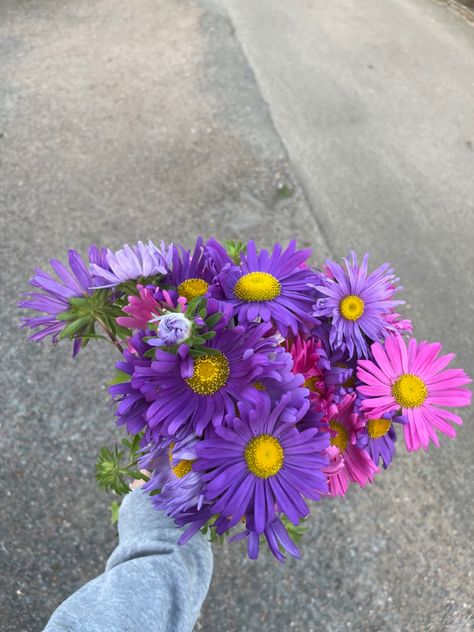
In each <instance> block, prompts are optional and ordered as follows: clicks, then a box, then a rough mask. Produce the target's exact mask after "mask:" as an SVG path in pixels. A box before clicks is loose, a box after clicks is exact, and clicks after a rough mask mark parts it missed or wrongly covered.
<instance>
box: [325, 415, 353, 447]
mask: <svg viewBox="0 0 474 632" xmlns="http://www.w3.org/2000/svg"><path fill="white" fill-rule="evenodd" d="M329 427H330V428H331V430H334V432H336V434H335V435H334V436H333V437H331V439H330V440H329V441H330V443H331V445H335V446H336V448H339V450H340V451H341V452H344V451H345V449H346V448H347V442H348V440H349V436H348V434H347V430H346V429H345V428H344V426H343V425H342V424H340V423H339V422H338V421H331V422H329Z"/></svg>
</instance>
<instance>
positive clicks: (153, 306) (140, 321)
mask: <svg viewBox="0 0 474 632" xmlns="http://www.w3.org/2000/svg"><path fill="white" fill-rule="evenodd" d="M137 290H138V296H135V295H133V294H132V295H131V296H129V297H128V304H127V305H125V307H123V308H122V310H123V311H124V312H125V313H126V314H128V316H119V317H118V318H117V322H118V324H119V325H121V326H122V327H127V328H129V329H146V328H147V327H149V323H150V321H151V320H152V319H153V318H154V317H155V316H157V315H159V314H161V305H160V303H159V302H158V301H157V300H156V298H155V290H154V289H152V288H151V287H144V286H143V285H140V284H139V285H137Z"/></svg>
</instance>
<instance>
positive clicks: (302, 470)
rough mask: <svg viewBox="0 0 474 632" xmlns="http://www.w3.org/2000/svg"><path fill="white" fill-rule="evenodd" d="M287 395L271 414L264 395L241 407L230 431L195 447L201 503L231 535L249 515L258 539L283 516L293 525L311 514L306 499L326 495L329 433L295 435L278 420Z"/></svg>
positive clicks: (290, 426) (313, 431)
mask: <svg viewBox="0 0 474 632" xmlns="http://www.w3.org/2000/svg"><path fill="white" fill-rule="evenodd" d="M289 397H290V395H285V396H283V398H282V399H281V401H280V402H279V403H278V404H277V405H276V406H274V407H273V408H272V402H271V400H270V398H269V397H268V395H266V394H265V393H262V394H261V396H260V398H259V399H258V402H255V403H249V402H245V401H241V402H240V403H239V404H238V410H239V417H234V419H233V421H232V425H231V427H229V426H228V425H227V426H226V427H224V426H222V427H217V428H216V429H215V434H216V437H215V438H210V439H204V440H203V441H201V442H200V443H199V444H198V445H197V447H196V452H197V455H198V458H197V460H196V462H195V463H194V465H193V469H194V470H196V471H197V472H201V473H202V479H203V481H204V491H203V493H204V499H205V500H206V501H207V502H211V503H212V511H213V513H215V514H220V515H221V517H223V518H227V519H228V523H227V528H228V529H230V528H232V527H233V526H235V525H236V524H238V522H239V521H240V520H241V518H242V517H243V516H244V515H247V514H251V515H252V516H253V520H254V523H255V524H254V529H252V530H255V532H256V533H257V534H261V533H264V531H265V529H266V528H267V527H268V526H269V525H270V524H271V523H273V522H274V520H275V518H276V517H277V515H278V512H283V513H284V514H285V515H286V516H287V518H288V519H289V520H290V521H291V522H292V523H293V524H295V525H297V524H299V522H300V519H301V518H304V517H306V516H307V515H308V514H309V508H308V506H307V504H306V502H305V501H304V498H308V499H311V500H319V499H320V497H321V494H325V493H326V492H327V483H326V477H325V475H324V474H323V471H322V470H323V469H324V468H325V467H326V465H327V460H326V458H325V456H324V450H325V448H326V447H327V445H328V435H327V433H318V431H317V429H316V428H312V429H308V430H305V431H304V432H298V430H297V429H296V427H295V426H294V425H293V424H289V423H287V422H284V421H282V420H281V418H280V416H281V414H282V412H283V411H284V410H285V407H286V405H287V400H288V399H289Z"/></svg>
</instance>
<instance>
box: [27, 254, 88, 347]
mask: <svg viewBox="0 0 474 632" xmlns="http://www.w3.org/2000/svg"><path fill="white" fill-rule="evenodd" d="M89 255H90V256H91V257H100V251H99V250H98V249H97V248H96V247H95V246H91V247H90V249H89ZM68 261H69V267H70V271H69V270H68V269H67V268H66V266H64V265H63V264H62V263H61V262H60V261H58V260H57V259H51V261H50V264H51V267H52V268H53V270H54V272H55V273H56V275H57V277H58V278H55V277H53V276H51V275H50V274H47V273H46V272H44V271H43V270H41V268H37V269H36V270H35V274H34V276H33V277H32V278H31V279H30V285H32V286H33V287H34V288H39V290H40V291H39V292H28V293H25V294H24V296H25V297H26V299H27V300H22V301H20V302H19V303H18V307H24V308H27V309H33V310H35V311H38V312H41V313H42V315H41V316H36V317H33V318H22V319H21V320H22V322H23V324H22V327H30V328H31V329H33V330H37V331H35V333H33V334H32V335H31V336H30V338H29V340H33V341H35V342H36V341H39V340H43V338H46V337H47V336H51V337H52V340H53V343H56V342H57V341H58V338H59V335H60V333H61V332H62V331H63V329H64V328H65V327H66V325H67V322H66V321H64V320H60V319H58V318H57V316H58V314H60V313H61V312H65V311H67V310H68V309H69V308H70V306H71V304H70V302H69V301H70V299H71V298H81V297H84V296H91V295H92V292H93V286H94V283H93V280H92V277H91V275H90V273H89V266H88V265H87V264H86V263H85V262H84V261H83V259H82V258H81V256H80V255H79V253H78V252H77V251H76V250H69V251H68ZM80 347H81V338H80V337H78V338H76V339H75V340H74V349H73V356H75V355H76V354H77V353H78V351H79V349H80Z"/></svg>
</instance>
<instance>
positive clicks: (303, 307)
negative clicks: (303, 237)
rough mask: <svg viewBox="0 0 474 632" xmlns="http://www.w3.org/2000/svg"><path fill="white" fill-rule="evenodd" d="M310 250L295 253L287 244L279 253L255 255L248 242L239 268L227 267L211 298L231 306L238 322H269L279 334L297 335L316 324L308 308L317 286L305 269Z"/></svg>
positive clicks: (313, 276) (275, 249)
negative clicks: (223, 301) (221, 300)
mask: <svg viewBox="0 0 474 632" xmlns="http://www.w3.org/2000/svg"><path fill="white" fill-rule="evenodd" d="M310 255H311V250H309V249H308V250H296V242H295V241H292V242H290V244H289V246H288V248H287V249H286V250H285V251H284V252H282V247H281V246H280V244H276V245H275V247H274V248H273V252H272V253H271V254H270V253H269V252H268V251H267V250H261V251H260V253H258V254H257V251H256V248H255V243H254V241H249V243H248V245H247V254H246V255H244V254H242V255H241V265H240V267H238V266H230V265H229V266H226V267H224V268H223V270H222V272H221V273H220V274H219V276H218V277H217V280H216V281H217V282H216V284H215V286H214V287H213V288H212V294H213V295H214V296H216V297H217V298H223V299H225V300H227V301H229V302H231V303H232V304H233V306H234V313H235V314H237V317H238V320H239V322H242V323H248V322H253V321H255V320H262V321H264V322H270V321H272V322H273V323H274V324H275V326H276V327H277V328H278V330H279V331H280V333H281V334H282V335H283V336H284V337H287V335H288V331H289V330H291V331H292V332H293V334H295V335H297V334H298V330H299V329H301V328H303V329H304V328H311V327H313V326H314V325H315V324H316V322H317V321H316V319H314V317H313V316H312V313H311V312H312V309H311V306H312V304H313V303H314V290H313V289H312V288H311V285H312V284H313V285H314V283H316V282H317V278H318V277H317V276H316V274H315V273H314V272H313V271H312V270H310V269H309V268H307V267H304V266H305V261H306V260H307V259H308V257H309V256H310Z"/></svg>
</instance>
